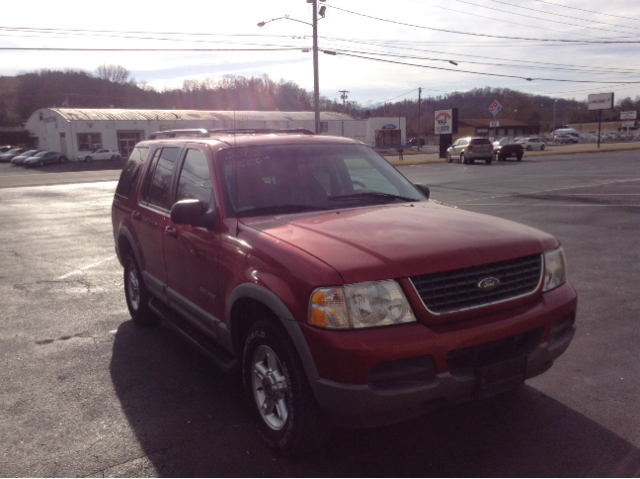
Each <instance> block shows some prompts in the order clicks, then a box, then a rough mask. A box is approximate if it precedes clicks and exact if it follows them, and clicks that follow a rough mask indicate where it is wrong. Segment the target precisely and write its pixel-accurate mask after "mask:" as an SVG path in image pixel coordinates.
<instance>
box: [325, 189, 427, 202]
mask: <svg viewBox="0 0 640 479" xmlns="http://www.w3.org/2000/svg"><path fill="white" fill-rule="evenodd" d="M360 198H375V199H383V200H393V201H398V200H399V201H420V200H419V199H416V198H408V197H406V196H399V195H392V194H389V193H381V192H379V191H367V192H365V193H353V194H350V195H342V196H331V197H329V201H336V200H350V199H360Z"/></svg>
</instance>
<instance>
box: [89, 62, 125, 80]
mask: <svg viewBox="0 0 640 479" xmlns="http://www.w3.org/2000/svg"><path fill="white" fill-rule="evenodd" d="M96 75H97V77H98V78H101V79H103V80H109V81H110V82H113V83H129V82H130V81H133V78H131V79H129V76H130V75H131V73H130V72H129V70H127V69H126V68H125V67H122V66H120V65H112V64H107V63H103V64H102V65H100V66H99V67H98V68H96Z"/></svg>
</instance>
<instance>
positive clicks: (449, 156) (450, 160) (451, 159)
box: [447, 153, 453, 163]
mask: <svg viewBox="0 0 640 479" xmlns="http://www.w3.org/2000/svg"><path fill="white" fill-rule="evenodd" d="M452 161H453V158H451V155H450V154H449V153H447V163H451V162H452Z"/></svg>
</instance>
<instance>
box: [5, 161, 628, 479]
mask: <svg viewBox="0 0 640 479" xmlns="http://www.w3.org/2000/svg"><path fill="white" fill-rule="evenodd" d="M4 166H5V165H0V167H3V168H0V178H2V177H3V174H2V172H3V171H4ZM401 171H402V172H403V174H405V175H406V176H407V177H408V178H410V179H411V180H412V181H414V182H416V183H426V184H428V185H429V186H430V187H431V191H432V195H431V196H432V198H433V199H434V200H438V201H442V202H445V203H448V204H451V205H455V206H456V207H459V208H466V209H470V210H474V211H478V212H481V213H487V214H492V215H496V216H500V217H504V218H507V219H512V220H516V221H519V222H522V223H525V224H528V225H531V226H535V227H538V228H541V229H543V230H545V231H548V232H550V233H553V234H554V235H556V236H557V237H558V238H559V239H560V240H561V242H562V243H563V246H564V248H565V251H566V254H567V260H568V264H569V280H570V281H571V283H572V284H573V285H574V286H575V288H576V289H577V290H578V294H579V308H578V321H577V324H578V331H577V334H576V338H575V340H574V342H573V344H572V345H571V347H570V348H569V350H568V351H567V353H566V354H565V355H564V356H562V357H561V358H560V359H559V360H558V361H557V363H556V364H555V365H554V367H553V368H552V369H551V370H550V371H549V372H547V373H546V374H545V375H543V376H541V377H538V378H534V379H533V380H529V381H527V385H526V386H525V388H524V389H523V390H522V391H520V392H518V393H517V394H507V395H504V396H501V397H495V398H492V399H490V400H486V401H484V402H480V403H468V404H461V405H457V406H454V407H448V408H445V409H441V410H439V411H437V412H435V413H433V414H431V415H428V416H425V417H422V418H419V419H417V420H414V421H411V422H409V423H403V424H399V425H395V426H392V427H386V428H379V429H372V430H345V429H337V430H336V433H335V434H334V437H333V439H332V441H331V442H330V443H329V444H328V445H327V447H325V448H324V449H323V450H321V451H319V452H317V453H314V454H311V455H308V456H304V457H301V458H296V459H288V458H283V457H280V456H278V455H276V454H274V453H272V452H271V451H270V450H269V449H268V448H266V447H265V446H264V445H263V444H262V442H261V441H260V439H259V438H258V437H257V435H256V434H255V431H254V427H253V425H252V422H251V418H250V416H249V414H248V410H247V408H246V406H245V405H244V402H243V397H242V390H241V386H240V384H239V381H238V380H237V379H236V378H229V377H226V376H224V375H223V374H222V373H220V372H219V371H217V370H216V369H215V367H214V366H213V365H211V364H210V363H209V362H208V361H207V360H206V359H205V358H204V357H202V356H201V355H199V353H197V352H196V351H194V350H193V349H192V348H191V347H190V346H189V345H188V344H186V343H184V342H182V341H181V340H180V339H178V338H176V337H174V336H173V335H172V334H171V333H170V332H169V331H167V330H165V329H163V328H157V329H150V330H149V329H143V328H139V327H136V326H134V325H133V324H132V322H131V321H130V319H129V316H128V312H127V308H126V304H125V301H124V293H123V290H122V289H123V286H122V268H121V266H120V265H119V263H118V262H117V259H116V258H115V256H114V250H113V237H112V232H111V224H110V203H111V199H112V196H113V191H114V189H115V184H116V183H115V181H98V180H99V179H102V180H109V178H110V176H109V175H114V174H117V172H115V171H106V172H104V174H102V175H101V174H99V173H92V175H93V174H95V175H96V177H91V179H88V178H87V177H86V176H85V177H84V178H86V180H85V181H90V182H85V183H77V181H78V179H77V178H76V179H73V178H72V179H70V177H68V175H72V174H75V173H60V175H61V176H59V178H58V180H56V181H57V182H60V183H65V182H66V181H67V180H69V181H73V183H72V184H57V185H50V186H31V187H15V186H14V185H9V186H13V187H10V188H4V189H0V265H1V268H0V308H1V309H2V316H1V317H2V321H1V322H0V353H1V361H2V362H1V364H0V383H1V384H2V388H0V406H1V407H0V431H2V434H0V475H1V476H6V477H15V476H71V477H76V476H89V477H106V476H131V477H153V476H182V477H190V476H202V477H205V476H278V477H285V476H286V477H289V476H305V477H306V476H323V477H324V476H376V477H377V476H440V477H444V476H580V477H586V476H599V477H601V476H635V477H637V476H638V475H639V474H640V450H639V448H640V412H639V410H640V408H638V406H637V405H638V398H640V361H638V357H640V328H638V323H637V321H638V317H639V313H640V300H639V299H638V291H640V271H639V269H638V264H640V261H639V260H640V248H639V247H638V238H640V221H638V220H639V218H640V152H639V151H629V152H613V153H604V154H601V153H594V154H590V155H563V156H553V155H552V156H544V157H531V158H527V157H525V159H524V160H523V161H522V162H519V163H518V162H494V163H493V164H492V165H484V164H478V165H459V164H445V163H435V164H427V165H415V166H403V167H401ZM36 176H42V174H41V173H38V174H36ZM116 176H117V175H116ZM16 181H17V180H16ZM51 181H52V180H51V179H49V180H48V182H51ZM5 186H6V185H5Z"/></svg>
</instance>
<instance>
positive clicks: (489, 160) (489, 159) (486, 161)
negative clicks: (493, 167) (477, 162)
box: [484, 158, 493, 165]
mask: <svg viewBox="0 0 640 479" xmlns="http://www.w3.org/2000/svg"><path fill="white" fill-rule="evenodd" d="M492 161H493V158H487V159H486V160H484V162H485V163H486V164H487V165H490V164H491V162H492Z"/></svg>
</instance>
